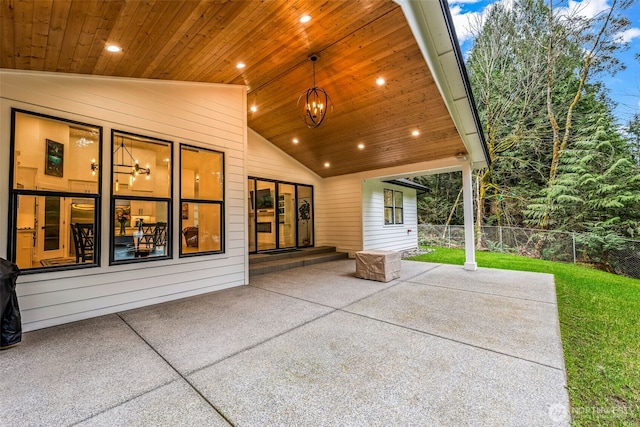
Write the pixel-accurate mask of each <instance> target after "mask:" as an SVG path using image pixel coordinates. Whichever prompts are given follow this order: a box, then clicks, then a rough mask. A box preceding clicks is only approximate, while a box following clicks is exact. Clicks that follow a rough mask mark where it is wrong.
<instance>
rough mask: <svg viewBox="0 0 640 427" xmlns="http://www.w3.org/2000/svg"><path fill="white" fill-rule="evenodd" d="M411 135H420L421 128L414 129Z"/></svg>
mask: <svg viewBox="0 0 640 427" xmlns="http://www.w3.org/2000/svg"><path fill="white" fill-rule="evenodd" d="M411 135H413V136H418V135H420V131H419V130H414V131H413V132H411Z"/></svg>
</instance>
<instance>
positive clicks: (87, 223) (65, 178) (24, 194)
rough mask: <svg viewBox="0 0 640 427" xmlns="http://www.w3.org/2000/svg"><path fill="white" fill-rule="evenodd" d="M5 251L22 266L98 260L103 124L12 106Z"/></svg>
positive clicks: (92, 263)
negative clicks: (100, 160)
mask: <svg viewBox="0 0 640 427" xmlns="http://www.w3.org/2000/svg"><path fill="white" fill-rule="evenodd" d="M11 118H12V133H11V178H10V199H9V200H10V207H9V209H10V211H9V218H10V230H11V234H10V242H9V257H10V259H11V260H12V261H14V262H15V263H16V264H17V265H18V267H20V269H21V270H23V271H24V272H35V271H40V270H42V269H68V268H77V267H80V266H96V265H98V260H99V256H98V251H99V248H100V233H99V230H100V226H99V225H100V224H99V218H98V215H97V213H98V212H99V211H100V176H99V174H97V173H96V169H95V165H96V164H97V160H96V159H100V155H101V147H102V128H101V127H99V126H94V125H90V124H86V123H80V122H75V121H70V120H64V119H60V118H56V117H51V116H45V115H40V114H35V113H31V112H27V111H21V110H16V109H14V110H12V116H11Z"/></svg>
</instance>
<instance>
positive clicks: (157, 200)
mask: <svg viewBox="0 0 640 427" xmlns="http://www.w3.org/2000/svg"><path fill="white" fill-rule="evenodd" d="M111 141H112V161H111V163H112V169H111V195H112V197H111V220H110V224H111V227H110V230H111V256H110V260H111V263H112V264H113V263H124V262H137V261H148V260H151V259H158V258H169V257H170V256H171V194H172V178H171V175H172V173H171V150H172V148H171V147H172V143H171V142H170V141H164V140H160V139H155V138H150V137H146V136H141V135H134V134H130V133H126V132H121V131H116V130H114V131H112V132H111Z"/></svg>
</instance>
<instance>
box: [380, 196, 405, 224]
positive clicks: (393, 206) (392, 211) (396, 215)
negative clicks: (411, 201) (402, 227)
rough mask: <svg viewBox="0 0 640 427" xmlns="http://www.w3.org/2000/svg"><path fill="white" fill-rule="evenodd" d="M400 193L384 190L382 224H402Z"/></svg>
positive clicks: (402, 213) (402, 214)
mask: <svg viewBox="0 0 640 427" xmlns="http://www.w3.org/2000/svg"><path fill="white" fill-rule="evenodd" d="M402 198H403V196H402V191H397V190H389V189H387V188H385V189H384V223H385V225H389V224H403V223H404V212H403V207H402V203H403V200H402Z"/></svg>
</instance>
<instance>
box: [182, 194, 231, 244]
mask: <svg viewBox="0 0 640 427" xmlns="http://www.w3.org/2000/svg"><path fill="white" fill-rule="evenodd" d="M181 211H182V224H181V226H182V253H183V254H189V253H198V252H218V251H221V250H222V229H221V227H222V206H221V205H220V204H218V203H182V209H181Z"/></svg>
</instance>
